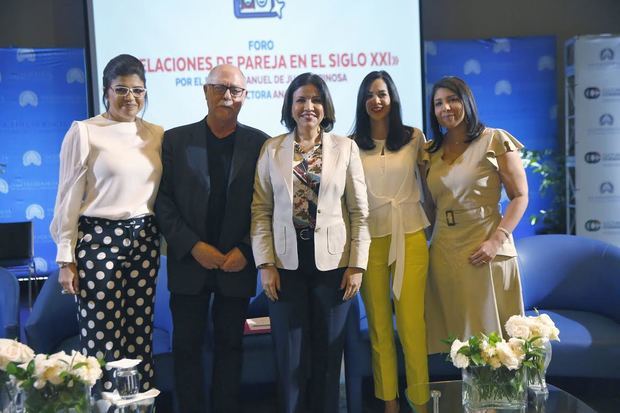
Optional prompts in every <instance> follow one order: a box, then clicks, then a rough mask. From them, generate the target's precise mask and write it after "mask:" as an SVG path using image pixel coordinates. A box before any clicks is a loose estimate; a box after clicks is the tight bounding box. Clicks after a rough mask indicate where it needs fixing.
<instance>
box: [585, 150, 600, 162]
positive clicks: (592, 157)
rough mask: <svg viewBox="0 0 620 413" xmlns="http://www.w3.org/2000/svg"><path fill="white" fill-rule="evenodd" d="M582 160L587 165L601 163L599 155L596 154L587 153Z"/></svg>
mask: <svg viewBox="0 0 620 413" xmlns="http://www.w3.org/2000/svg"><path fill="white" fill-rule="evenodd" d="M583 159H584V160H585V161H586V162H587V163H599V162H600V161H601V154H600V153H598V152H588V153H586V154H585V155H584V157H583Z"/></svg>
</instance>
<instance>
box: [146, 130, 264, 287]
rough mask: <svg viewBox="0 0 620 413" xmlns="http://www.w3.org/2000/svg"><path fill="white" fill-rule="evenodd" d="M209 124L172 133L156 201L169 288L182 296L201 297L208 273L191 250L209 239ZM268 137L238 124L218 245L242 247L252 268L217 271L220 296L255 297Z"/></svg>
mask: <svg viewBox="0 0 620 413" xmlns="http://www.w3.org/2000/svg"><path fill="white" fill-rule="evenodd" d="M206 136H207V123H206V119H203V120H201V121H200V122H197V123H193V124H189V125H184V126H180V127H177V128H174V129H170V130H168V131H166V132H165V134H164V142H163V145H162V162H163V168H164V169H163V175H162V178H161V184H160V186H159V192H158V194H157V199H156V201H155V214H156V217H157V221H158V222H159V225H160V227H161V232H162V233H163V235H164V237H165V238H166V241H167V243H168V288H169V290H170V291H171V292H173V293H178V294H198V293H199V292H200V291H201V290H202V289H203V287H204V285H205V283H206V280H207V271H208V270H206V269H205V268H203V267H202V266H201V265H200V264H198V262H197V261H196V260H195V259H194V257H192V255H191V249H192V247H193V246H194V245H195V244H196V243H197V242H198V241H199V240H203V241H204V240H206V228H207V225H208V223H207V222H206V220H207V212H208V211H207V209H208V205H209V196H210V175H209V166H208V157H207V142H206ZM267 138H268V136H267V135H266V134H265V133H263V132H261V131H259V130H258V129H254V128H250V127H248V126H245V125H242V124H237V133H236V137H235V147H234V151H233V157H232V163H231V167H230V176H229V179H228V193H227V200H226V211H225V213H224V221H223V223H222V231H221V234H220V237H219V242H218V243H217V245H215V247H217V248H218V249H219V250H220V251H221V252H222V253H224V254H226V253H227V252H228V251H230V250H231V249H232V248H234V247H239V249H240V250H241V251H242V252H243V255H244V256H245V258H246V259H247V261H248V265H247V266H246V267H245V268H244V269H243V270H241V271H239V272H237V273H226V272H223V271H216V279H217V286H218V288H219V292H220V293H221V294H223V295H225V296H230V297H251V296H253V295H254V294H255V293H256V267H255V265H254V259H253V257H252V250H251V246H250V236H249V234H250V221H251V209H250V207H251V204H252V193H253V184H254V172H255V170H256V162H257V159H258V155H259V153H260V149H261V147H262V145H263V143H264V141H265V140H266V139H267Z"/></svg>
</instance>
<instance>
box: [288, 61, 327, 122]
mask: <svg viewBox="0 0 620 413" xmlns="http://www.w3.org/2000/svg"><path fill="white" fill-rule="evenodd" d="M306 85H313V86H314V87H316V89H317V90H318V91H319V95H320V96H321V103H323V112H324V116H323V120H322V121H321V128H322V129H323V130H324V131H325V132H329V131H330V130H332V128H333V127H334V123H335V122H336V111H335V109H334V102H333V100H332V95H331V94H330V93H329V89H328V88H327V84H326V83H325V81H324V80H323V78H321V76H319V75H316V74H314V73H310V72H306V73H302V74H301V75H299V76H297V77H296V78H295V79H293V81H292V82H291V84H290V85H288V88H287V89H286V93H285V94H284V102H283V103H282V119H281V120H280V122H282V124H283V125H284V126H286V128H287V129H288V131H289V132H292V131H293V130H294V129H295V127H296V126H297V123H295V119H293V114H292V113H291V110H292V108H293V94H295V91H296V90H297V89H299V88H300V87H302V86H306Z"/></svg>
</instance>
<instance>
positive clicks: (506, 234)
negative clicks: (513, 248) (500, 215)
mask: <svg viewBox="0 0 620 413" xmlns="http://www.w3.org/2000/svg"><path fill="white" fill-rule="evenodd" d="M497 230H498V231H500V232H503V233H504V235H505V236H506V239H509V238H510V232H508V230H507V229H506V228H504V227H497Z"/></svg>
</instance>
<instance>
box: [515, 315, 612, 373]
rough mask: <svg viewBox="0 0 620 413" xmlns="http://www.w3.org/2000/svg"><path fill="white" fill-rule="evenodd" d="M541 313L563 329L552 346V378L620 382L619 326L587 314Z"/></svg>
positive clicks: (602, 317) (600, 316)
mask: <svg viewBox="0 0 620 413" xmlns="http://www.w3.org/2000/svg"><path fill="white" fill-rule="evenodd" d="M540 312H541V313H546V314H548V315H549V317H551V319H552V320H553V321H554V322H555V325H556V327H558V329H560V340H561V341H560V342H559V343H557V342H552V352H553V354H552V357H551V364H550V365H549V370H548V374H549V375H550V376H568V377H599V378H620V324H618V323H616V322H615V321H614V320H612V319H611V318H608V317H605V316H602V315H599V314H594V313H590V312H585V311H575V310H547V309H544V310H540ZM526 314H527V315H535V312H534V311H526Z"/></svg>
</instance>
